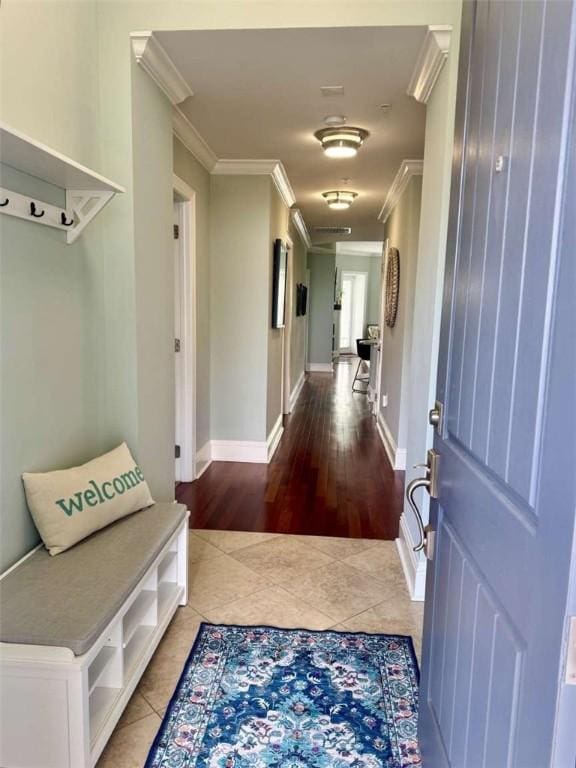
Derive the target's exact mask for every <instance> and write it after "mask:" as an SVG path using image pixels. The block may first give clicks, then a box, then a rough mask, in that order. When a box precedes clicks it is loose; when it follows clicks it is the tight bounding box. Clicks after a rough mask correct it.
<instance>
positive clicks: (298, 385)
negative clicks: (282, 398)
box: [288, 371, 305, 413]
mask: <svg viewBox="0 0 576 768" xmlns="http://www.w3.org/2000/svg"><path fill="white" fill-rule="evenodd" d="M304 381H305V374H304V371H302V373H301V374H300V377H299V378H298V381H297V382H296V386H295V387H294V389H293V390H292V392H291V393H290V400H289V401H288V407H289V408H290V411H289V412H290V413H292V411H293V410H294V406H295V405H296V403H297V402H298V398H299V397H300V392H302V387H303V386H304Z"/></svg>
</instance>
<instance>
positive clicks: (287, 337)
mask: <svg viewBox="0 0 576 768" xmlns="http://www.w3.org/2000/svg"><path fill="white" fill-rule="evenodd" d="M286 246H287V250H288V253H287V257H286V298H285V305H284V331H283V334H282V413H283V414H284V413H290V394H291V392H290V390H291V386H290V385H291V380H290V344H291V339H292V311H293V304H294V285H293V283H294V243H293V242H292V240H291V238H290V237H288V235H286Z"/></svg>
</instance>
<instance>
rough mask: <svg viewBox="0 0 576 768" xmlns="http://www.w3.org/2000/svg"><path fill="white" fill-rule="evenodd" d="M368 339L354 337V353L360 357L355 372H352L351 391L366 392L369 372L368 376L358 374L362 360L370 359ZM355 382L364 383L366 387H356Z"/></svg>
mask: <svg viewBox="0 0 576 768" xmlns="http://www.w3.org/2000/svg"><path fill="white" fill-rule="evenodd" d="M371 346H372V345H371V343H370V339H356V353H357V355H358V357H359V358H360V359H359V360H358V367H357V368H356V373H355V374H354V380H353V381H352V392H360V393H361V394H363V395H367V394H368V382H369V381H370V374H368V376H360V375H359V373H360V366H361V365H362V362H363V361H364V360H366V361H370V347H371ZM356 382H361V383H362V384H365V385H366V389H363V388H358V387H357V386H356Z"/></svg>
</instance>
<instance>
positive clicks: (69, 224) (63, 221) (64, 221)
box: [60, 211, 74, 227]
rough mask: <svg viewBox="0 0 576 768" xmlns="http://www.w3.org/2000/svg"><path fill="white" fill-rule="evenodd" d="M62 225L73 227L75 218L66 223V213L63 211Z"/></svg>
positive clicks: (61, 215)
mask: <svg viewBox="0 0 576 768" xmlns="http://www.w3.org/2000/svg"><path fill="white" fill-rule="evenodd" d="M60 224H62V225H63V226H65V227H71V226H72V224H74V218H72V219H70V221H66V213H65V212H64V211H62V213H61V214H60Z"/></svg>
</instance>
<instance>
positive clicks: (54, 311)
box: [0, 168, 100, 570]
mask: <svg viewBox="0 0 576 768" xmlns="http://www.w3.org/2000/svg"><path fill="white" fill-rule="evenodd" d="M1 171H2V174H1V179H0V183H1V184H2V185H3V186H6V187H8V188H10V189H14V190H15V191H17V192H20V193H21V194H29V195H31V196H33V197H35V198H38V199H41V200H45V201H46V202H48V203H53V204H54V205H62V204H63V195H62V190H60V189H57V188H55V187H51V186H50V185H47V184H44V183H43V182H40V181H38V180H37V179H33V178H32V177H30V176H25V175H23V174H18V173H16V172H14V171H13V170H12V169H6V168H2V169H1ZM62 237H63V235H62V233H61V232H58V231H56V230H54V229H50V228H49V227H41V226H38V225H34V224H31V223H29V222H27V221H22V220H20V219H15V218H11V217H8V216H2V217H1V218H0V328H1V337H0V371H1V377H2V378H1V386H0V441H1V442H0V456H1V463H0V510H1V513H0V570H1V569H2V568H3V567H5V566H7V565H10V564H11V563H13V562H14V561H16V560H17V559H18V558H19V557H21V556H22V555H23V554H24V553H25V552H26V551H27V550H29V549H30V548H31V547H32V546H34V545H35V544H36V543H37V542H38V534H37V532H36V528H35V527H34V524H33V522H32V518H31V517H30V515H29V513H28V509H27V507H26V502H25V499H24V493H23V489H22V481H21V474H22V472H23V471H24V470H31V471H34V470H45V469H52V468H57V467H60V466H66V465H69V464H73V463H75V462H77V461H82V460H85V459H88V458H90V456H91V453H92V451H93V450H94V449H97V448H98V447H99V445H100V444H99V440H98V433H99V428H98V422H97V410H96V404H95V400H94V398H95V389H94V386H93V385H92V381H93V380H96V379H97V368H98V362H99V358H98V354H97V352H98V350H97V348H95V347H94V343H95V341H96V340H95V338H94V334H93V320H94V317H93V312H92V307H91V304H90V302H89V301H87V298H88V297H89V295H90V287H91V283H92V277H91V265H90V263H89V262H88V261H87V259H86V251H85V242H83V241H82V239H79V240H78V241H77V242H76V243H74V245H71V246H69V247H68V248H65V247H63V245H62Z"/></svg>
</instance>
